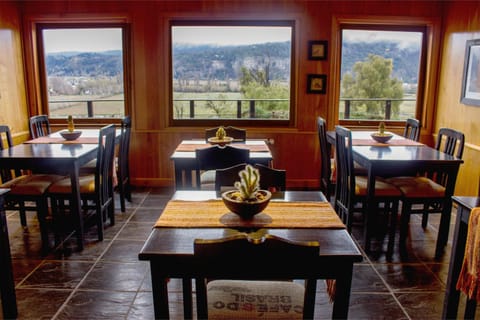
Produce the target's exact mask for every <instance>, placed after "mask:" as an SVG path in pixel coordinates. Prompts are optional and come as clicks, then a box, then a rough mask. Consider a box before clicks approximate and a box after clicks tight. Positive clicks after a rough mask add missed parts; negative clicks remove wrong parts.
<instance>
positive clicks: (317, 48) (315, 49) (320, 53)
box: [308, 40, 328, 60]
mask: <svg viewBox="0 0 480 320" xmlns="http://www.w3.org/2000/svg"><path fill="white" fill-rule="evenodd" d="M327 52H328V42H327V41H325V40H312V41H308V59H309V60H327Z"/></svg>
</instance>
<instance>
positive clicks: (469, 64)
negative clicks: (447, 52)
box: [460, 39, 480, 106]
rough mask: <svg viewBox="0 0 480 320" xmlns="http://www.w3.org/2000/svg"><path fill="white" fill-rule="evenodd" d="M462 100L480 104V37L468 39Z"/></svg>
mask: <svg viewBox="0 0 480 320" xmlns="http://www.w3.org/2000/svg"><path fill="white" fill-rule="evenodd" d="M460 102H461V103H464V104H468V105H472V106H480V39H476V40H467V45H466V48H465V64H464V66H463V82H462V94H461V97H460Z"/></svg>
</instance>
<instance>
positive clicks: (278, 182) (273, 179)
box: [254, 163, 287, 192]
mask: <svg viewBox="0 0 480 320" xmlns="http://www.w3.org/2000/svg"><path fill="white" fill-rule="evenodd" d="M254 167H255V168H257V169H258V171H259V173H260V189H264V190H270V191H272V192H275V191H285V190H286V189H287V170H284V169H275V168H271V167H267V166H265V165H263V164H260V163H256V164H255V165H254Z"/></svg>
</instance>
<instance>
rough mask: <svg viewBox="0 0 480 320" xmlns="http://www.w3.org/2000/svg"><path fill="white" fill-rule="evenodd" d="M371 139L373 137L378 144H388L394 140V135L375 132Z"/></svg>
mask: <svg viewBox="0 0 480 320" xmlns="http://www.w3.org/2000/svg"><path fill="white" fill-rule="evenodd" d="M371 137H372V139H373V140H375V141H377V142H380V143H386V142H387V141H388V140H390V139H392V138H393V134H391V133H380V132H375V133H372V134H371Z"/></svg>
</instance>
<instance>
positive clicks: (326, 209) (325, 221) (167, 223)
mask: <svg viewBox="0 0 480 320" xmlns="http://www.w3.org/2000/svg"><path fill="white" fill-rule="evenodd" d="M155 227H156V228H158V227H178V228H216V227H259V228H260V227H261V228H330V229H344V228H345V225H344V224H343V223H342V221H341V220H340V218H339V217H338V215H337V214H336V213H335V211H334V210H333V208H332V206H331V205H330V204H329V203H328V202H276V201H271V202H270V203H269V204H268V207H267V208H266V209H265V210H264V211H263V212H261V213H259V214H257V215H255V216H254V218H253V219H252V220H250V221H246V220H241V219H240V218H239V217H238V216H237V215H236V214H234V213H231V212H229V210H228V209H227V208H226V207H225V205H224V204H223V201H222V200H207V201H183V200H170V201H169V202H168V204H167V205H166V207H165V209H164V210H163V212H162V214H161V215H160V218H159V219H158V220H157V222H156V223H155Z"/></svg>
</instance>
